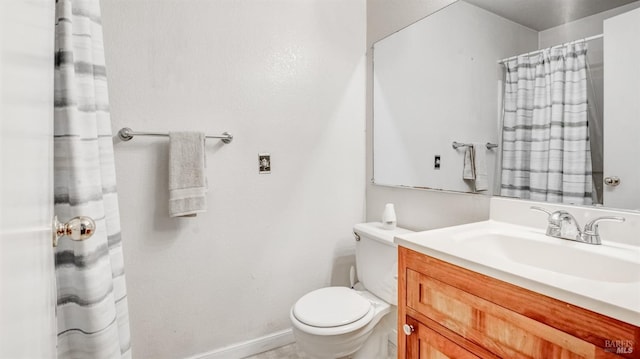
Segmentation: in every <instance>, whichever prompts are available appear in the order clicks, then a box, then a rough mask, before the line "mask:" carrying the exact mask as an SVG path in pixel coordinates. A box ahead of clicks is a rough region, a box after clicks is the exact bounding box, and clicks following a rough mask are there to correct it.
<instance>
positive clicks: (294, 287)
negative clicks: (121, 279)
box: [102, 0, 365, 358]
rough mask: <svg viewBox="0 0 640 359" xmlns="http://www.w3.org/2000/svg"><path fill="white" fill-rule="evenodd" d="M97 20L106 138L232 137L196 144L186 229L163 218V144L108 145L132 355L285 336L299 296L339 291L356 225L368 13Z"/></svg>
mask: <svg viewBox="0 0 640 359" xmlns="http://www.w3.org/2000/svg"><path fill="white" fill-rule="evenodd" d="M102 8H103V24H104V36H105V49H106V50H105V51H106V61H107V71H108V76H109V85H110V88H109V93H110V97H111V117H112V121H113V128H114V132H115V131H117V130H118V129H119V128H120V127H124V126H127V127H131V128H133V129H134V130H140V131H151V130H155V131H162V132H166V131H171V130H201V131H205V132H206V133H209V134H215V133H220V132H223V131H229V132H232V133H233V134H234V136H235V139H234V140H233V142H232V143H231V144H229V145H222V144H220V143H218V142H216V141H208V142H207V156H208V158H207V166H208V170H207V175H208V180H209V193H208V200H209V210H208V211H207V212H206V213H204V214H201V215H198V217H197V218H190V219H170V218H168V214H167V201H168V195H167V154H168V142H167V139H166V138H149V137H137V138H134V139H133V140H132V141H130V142H127V143H117V144H116V145H115V151H116V164H117V175H118V190H119V194H120V206H121V215H122V233H123V243H124V251H125V266H126V270H127V281H128V283H127V287H128V293H129V305H130V317H131V329H132V342H133V354H134V357H138V358H181V357H186V356H188V355H192V354H195V353H203V352H206V351H209V350H213V349H216V348H220V347H224V346H227V345H231V344H234V343H237V342H242V341H245V340H250V339H254V338H257V337H260V336H264V335H268V334H270V333H273V332H277V331H280V330H283V329H287V328H289V327H290V324H289V319H288V314H289V308H290V306H291V305H292V304H293V303H294V302H295V300H297V298H299V297H300V296H301V295H302V294H304V293H306V292H307V291H309V290H311V289H315V288H319V287H322V286H325V285H328V284H330V283H333V284H344V283H346V282H347V280H348V266H349V265H350V264H351V263H352V261H353V257H352V254H353V247H354V243H353V237H352V234H351V228H352V226H353V224H354V223H357V222H360V221H362V220H363V217H364V213H363V212H364V211H363V205H364V176H365V168H364V167H365V165H364V163H365V162H364V160H365V153H364V151H365V143H364V136H363V132H364V127H365V110H364V103H365V97H364V95H365V88H364V84H365V61H364V58H365V47H364V44H365V17H364V16H365V3H364V0H351V1H339V0H331V1H326V0H280V1H262V0H219V1H202V0H185V1H179V2H178V1H173V0H138V1H130V0H110V1H103V2H102ZM259 152H270V153H271V156H272V171H271V174H269V175H259V174H258V153H259Z"/></svg>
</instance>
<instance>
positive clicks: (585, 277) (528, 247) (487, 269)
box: [395, 220, 640, 325]
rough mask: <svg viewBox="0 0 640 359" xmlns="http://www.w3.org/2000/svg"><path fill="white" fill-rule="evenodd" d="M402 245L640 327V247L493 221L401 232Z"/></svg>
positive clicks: (400, 240) (399, 242)
mask: <svg viewBox="0 0 640 359" xmlns="http://www.w3.org/2000/svg"><path fill="white" fill-rule="evenodd" d="M395 242H396V243H397V244H398V245H401V246H404V247H407V248H409V249H413V250H416V251H418V252H421V253H424V254H426V255H429V256H432V257H435V258H438V259H441V260H444V261H447V262H449V263H452V264H455V265H458V266H461V267H463V268H466V269H469V270H472V271H475V272H479V273H481V274H485V275H488V276H491V277H494V278H497V279H500V280H503V281H505V282H508V283H511V284H515V285H517V286H520V287H523V288H527V289H530V290H533V291H535V292H538V293H542V294H545V295H548V296H550V297H553V298H556V299H559V300H563V301H565V302H568V303H572V304H575V305H578V306H581V307H584V308H587V309H590V310H593V311H595V312H598V313H601V314H604V315H608V316H611V317H613V318H617V319H620V320H623V321H625V322H628V323H631V324H634V325H640V248H639V247H637V246H630V245H626V244H621V243H616V242H607V241H603V242H602V245H590V244H586V243H580V242H575V241H569V240H565V239H559V238H553V237H549V236H546V235H545V234H544V229H543V228H532V227H525V226H520V225H514V224H510V223H505V222H499V221H494V220H489V221H483V222H477V223H471V224H465V225H461V226H454V227H448V228H442V229H436V230H431V231H424V232H416V233H413V234H407V235H400V236H397V237H396V238H395Z"/></svg>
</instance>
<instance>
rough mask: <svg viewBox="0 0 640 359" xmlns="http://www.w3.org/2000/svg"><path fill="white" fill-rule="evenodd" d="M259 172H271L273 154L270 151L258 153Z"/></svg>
mask: <svg viewBox="0 0 640 359" xmlns="http://www.w3.org/2000/svg"><path fill="white" fill-rule="evenodd" d="M258 173H260V174H268V173H271V155H270V154H268V153H258Z"/></svg>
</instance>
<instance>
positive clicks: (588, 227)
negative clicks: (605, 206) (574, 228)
mask: <svg viewBox="0 0 640 359" xmlns="http://www.w3.org/2000/svg"><path fill="white" fill-rule="evenodd" d="M625 220H626V219H625V218H624V217H619V216H604V217H598V218H596V219H594V220H592V221H591V222H589V223H587V224H585V226H584V232H585V233H589V234H593V235H598V224H599V223H600V222H604V221H610V222H624V221H625Z"/></svg>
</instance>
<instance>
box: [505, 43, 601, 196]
mask: <svg viewBox="0 0 640 359" xmlns="http://www.w3.org/2000/svg"><path fill="white" fill-rule="evenodd" d="M586 52H587V45H586V44H585V43H577V44H569V45H565V46H561V47H554V48H550V49H545V50H542V51H541V53H540V54H537V55H533V56H519V57H518V58H516V59H513V60H510V61H508V62H506V63H505V68H506V78H505V79H506V81H505V91H504V120H503V129H502V136H503V146H502V176H501V181H502V184H501V188H500V194H501V195H503V196H508V197H518V198H524V199H531V200H537V201H547V202H561V203H574V204H591V202H592V199H591V192H592V177H591V150H590V144H589V127H588V121H587V68H586Z"/></svg>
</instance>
